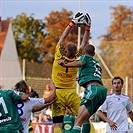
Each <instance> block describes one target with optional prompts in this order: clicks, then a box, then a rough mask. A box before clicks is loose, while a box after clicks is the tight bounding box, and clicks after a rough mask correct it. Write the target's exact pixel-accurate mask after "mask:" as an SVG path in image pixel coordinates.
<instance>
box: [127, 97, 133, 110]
mask: <svg viewBox="0 0 133 133" xmlns="http://www.w3.org/2000/svg"><path fill="white" fill-rule="evenodd" d="M126 109H127V111H128V112H130V111H132V110H133V104H132V102H131V100H130V98H129V99H128V102H127V106H126Z"/></svg>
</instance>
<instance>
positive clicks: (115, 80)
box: [112, 76, 124, 94]
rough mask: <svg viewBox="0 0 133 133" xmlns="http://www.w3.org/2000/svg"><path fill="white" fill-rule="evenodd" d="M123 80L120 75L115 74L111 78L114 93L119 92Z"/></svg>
mask: <svg viewBox="0 0 133 133" xmlns="http://www.w3.org/2000/svg"><path fill="white" fill-rule="evenodd" d="M123 84H124V81H123V79H122V78H121V77H119V76H116V77H114V78H113V79H112V87H113V90H114V93H115V94H121V90H122V87H123Z"/></svg>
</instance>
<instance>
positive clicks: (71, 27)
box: [57, 12, 84, 45]
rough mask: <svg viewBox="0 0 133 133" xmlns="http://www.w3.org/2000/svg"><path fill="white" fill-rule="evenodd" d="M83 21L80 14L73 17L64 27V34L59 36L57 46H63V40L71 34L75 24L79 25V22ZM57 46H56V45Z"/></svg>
mask: <svg viewBox="0 0 133 133" xmlns="http://www.w3.org/2000/svg"><path fill="white" fill-rule="evenodd" d="M82 19H84V14H83V13H82V12H78V13H76V14H75V15H74V16H73V19H72V21H71V22H70V23H69V25H68V26H67V27H66V29H65V30H64V32H63V33H62V35H61V38H60V40H59V42H58V44H59V45H65V44H66V43H65V40H66V38H67V36H68V35H69V33H70V32H71V30H72V29H73V27H74V26H75V24H79V22H80V21H81V20H82ZM58 44H57V45H58Z"/></svg>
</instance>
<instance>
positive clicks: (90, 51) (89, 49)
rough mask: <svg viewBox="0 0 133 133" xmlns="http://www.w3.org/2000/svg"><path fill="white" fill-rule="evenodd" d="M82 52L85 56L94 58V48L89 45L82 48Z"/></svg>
mask: <svg viewBox="0 0 133 133" xmlns="http://www.w3.org/2000/svg"><path fill="white" fill-rule="evenodd" d="M84 52H85V54H87V55H91V56H94V55H95V47H94V46H93V45H91V44H87V45H86V46H85V47H84Z"/></svg>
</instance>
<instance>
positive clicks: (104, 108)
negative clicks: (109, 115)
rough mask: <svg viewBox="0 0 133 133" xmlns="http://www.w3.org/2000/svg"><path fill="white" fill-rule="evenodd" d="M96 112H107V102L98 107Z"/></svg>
mask: <svg viewBox="0 0 133 133" xmlns="http://www.w3.org/2000/svg"><path fill="white" fill-rule="evenodd" d="M98 110H101V111H102V112H107V101H106V100H105V102H104V103H103V104H102V105H101V106H100V107H99V109H98Z"/></svg>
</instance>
